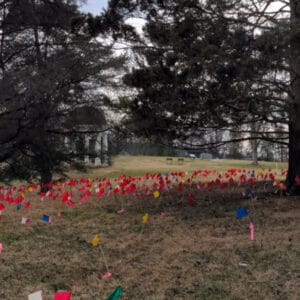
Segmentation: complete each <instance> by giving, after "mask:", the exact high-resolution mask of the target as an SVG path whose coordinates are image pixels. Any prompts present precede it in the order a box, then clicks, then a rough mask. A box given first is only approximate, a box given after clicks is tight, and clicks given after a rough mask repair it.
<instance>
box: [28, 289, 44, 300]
mask: <svg viewBox="0 0 300 300" xmlns="http://www.w3.org/2000/svg"><path fill="white" fill-rule="evenodd" d="M28 300H43V292H42V291H37V292H35V293H32V294H30V295H28Z"/></svg>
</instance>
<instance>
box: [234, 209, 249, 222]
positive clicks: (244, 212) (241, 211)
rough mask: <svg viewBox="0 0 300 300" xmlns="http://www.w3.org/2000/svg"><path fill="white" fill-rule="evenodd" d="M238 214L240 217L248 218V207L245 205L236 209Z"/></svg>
mask: <svg viewBox="0 0 300 300" xmlns="http://www.w3.org/2000/svg"><path fill="white" fill-rule="evenodd" d="M236 216H237V218H238V219H243V218H246V217H247V216H248V212H247V209H246V208H245V207H242V208H239V209H238V210H237V211H236Z"/></svg>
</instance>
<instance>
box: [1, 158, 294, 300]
mask: <svg viewBox="0 0 300 300" xmlns="http://www.w3.org/2000/svg"><path fill="white" fill-rule="evenodd" d="M118 161H119V163H118V165H117V163H116V164H115V165H114V166H113V167H111V168H109V169H95V170H92V171H91V174H90V173H89V174H85V175H87V176H96V177H97V176H101V175H104V174H105V176H113V174H115V175H116V174H119V173H118V172H120V173H123V172H126V173H127V170H130V171H131V172H132V173H131V175H133V174H135V173H134V172H137V173H138V172H142V173H143V172H145V171H146V170H148V169H147V168H148V167H149V171H152V172H157V171H158V170H160V171H162V172H164V171H170V170H177V168H178V170H184V171H191V170H194V169H207V168H210V167H209V164H212V165H211V167H214V168H217V169H218V168H222V169H223V168H225V169H228V168H231V167H237V168H239V167H241V168H244V167H245V168H246V167H247V162H235V163H236V164H235V165H234V164H233V163H232V164H231V165H229V164H227V162H221V163H222V164H219V163H220V162H218V163H217V162H216V165H213V164H214V163H215V162H204V161H193V162H192V161H186V162H184V164H183V165H180V166H177V165H175V164H174V165H167V164H166V163H165V158H151V161H149V160H147V158H145V157H144V158H143V159H139V158H131V159H130V164H129V162H128V158H126V157H121V158H118ZM126 161H127V162H126ZM204 164H205V166H204ZM248 166H249V163H248ZM263 166H264V168H269V167H272V166H270V165H267V164H266V165H265V164H264V165H263ZM277 167H278V169H279V168H281V166H277ZM173 168H174V169H173ZM249 168H251V169H252V166H249ZM102 172H103V173H102ZM101 173H102V174H101ZM77 175H78V176H79V175H80V174H77ZM81 176H82V175H81ZM243 189H244V187H237V186H233V187H230V188H228V189H225V190H220V189H213V190H200V191H199V190H197V189H194V187H192V186H191V187H189V188H188V189H187V190H186V192H183V193H179V192H178V188H177V187H176V186H174V188H173V189H171V190H170V191H169V192H168V193H164V194H162V195H161V197H159V199H154V198H153V197H142V198H138V197H133V196H129V195H127V196H121V195H110V196H107V197H104V198H101V199H95V198H92V199H91V200H90V201H88V202H87V203H85V204H80V205H78V206H76V207H75V208H68V207H63V206H62V204H61V202H60V201H51V202H49V200H45V201H41V200H40V198H39V196H38V195H32V196H31V199H30V200H31V208H30V209H29V210H25V209H24V210H23V209H21V210H17V209H16V208H15V206H10V207H8V209H7V211H5V214H3V215H2V218H1V220H0V243H2V244H3V251H2V253H1V255H0V270H1V272H0V283H1V286H0V299H4V300H5V299H7V300H20V299H24V300H25V299H27V295H28V294H30V293H32V292H34V291H37V290H43V293H44V300H50V299H51V300H52V299H53V295H54V293H55V291H57V290H60V289H65V290H70V291H72V293H73V297H72V299H73V300H81V299H82V300H85V299H86V300H88V299H89V300H90V299H99V300H102V299H107V298H108V296H109V295H110V294H111V293H112V292H113V291H114V289H115V288H116V287H117V286H119V285H120V286H122V288H123V290H124V295H123V298H122V299H126V300H131V299H133V300H135V299H136V300H138V299H145V300H169V299H170V300H171V299H212V300H215V299H255V300H259V299H270V300H271V299H278V300H281V299H292V300H293V299H295V300H296V299H300V268H299V266H300V231H299V224H300V198H297V197H292V198H285V197H279V196H274V194H272V191H273V190H274V189H273V187H272V185H267V186H262V185H260V184H257V185H256V186H254V187H253V190H255V193H256V195H257V196H258V198H257V200H256V201H252V200H250V199H246V198H245V197H243V196H242V191H243ZM191 194H193V195H194V197H195V204H194V206H189V205H187V198H188V197H189V195H191ZM123 206H124V208H125V209H126V213H125V214H122V215H120V214H118V213H117V211H118V210H119V209H120V208H121V207H123ZM240 207H246V208H247V209H248V212H249V217H246V218H244V219H237V218H236V210H237V209H238V208H240ZM58 212H61V217H59V216H58ZM145 213H148V214H149V215H150V219H149V223H147V224H142V217H143V215H144V214H145ZM162 213H163V214H162ZM43 214H47V215H51V216H52V219H53V223H52V224H48V223H43V222H42V221H41V216H42V215H43ZM21 217H28V218H30V220H31V224H29V225H22V224H21ZM250 221H252V222H253V223H254V225H255V240H254V241H250V238H249V223H250ZM95 234H99V235H100V238H101V247H102V248H99V247H93V246H92V244H91V241H92V239H93V237H94V235H95ZM101 249H102V250H101ZM102 251H103V253H104V257H103V254H102ZM106 264H107V266H106ZM107 268H108V270H109V272H111V273H112V277H111V278H109V279H103V278H102V276H103V274H105V273H106V272H107Z"/></svg>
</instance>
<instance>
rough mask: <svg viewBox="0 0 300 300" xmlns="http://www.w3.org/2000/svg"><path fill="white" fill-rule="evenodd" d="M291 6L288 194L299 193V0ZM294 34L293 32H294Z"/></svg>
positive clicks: (291, 3)
mask: <svg viewBox="0 0 300 300" xmlns="http://www.w3.org/2000/svg"><path fill="white" fill-rule="evenodd" d="M290 8H291V33H292V34H291V57H290V64H291V66H290V67H291V90H292V94H293V96H292V99H291V110H290V125H289V165H288V175H287V190H288V193H289V194H297V195H300V187H299V186H297V185H296V182H295V178H296V177H297V176H300V40H299V38H296V37H295V36H293V33H294V30H295V28H297V27H298V26H299V25H300V0H290ZM294 34H295V33H294Z"/></svg>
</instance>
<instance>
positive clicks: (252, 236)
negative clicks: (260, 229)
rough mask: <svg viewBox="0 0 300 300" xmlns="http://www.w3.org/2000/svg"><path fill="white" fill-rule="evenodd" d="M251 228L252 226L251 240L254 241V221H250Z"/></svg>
mask: <svg viewBox="0 0 300 300" xmlns="http://www.w3.org/2000/svg"><path fill="white" fill-rule="evenodd" d="M249 228H250V240H251V241H254V225H253V223H252V222H251V223H250V225H249Z"/></svg>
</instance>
